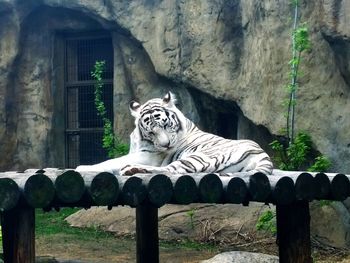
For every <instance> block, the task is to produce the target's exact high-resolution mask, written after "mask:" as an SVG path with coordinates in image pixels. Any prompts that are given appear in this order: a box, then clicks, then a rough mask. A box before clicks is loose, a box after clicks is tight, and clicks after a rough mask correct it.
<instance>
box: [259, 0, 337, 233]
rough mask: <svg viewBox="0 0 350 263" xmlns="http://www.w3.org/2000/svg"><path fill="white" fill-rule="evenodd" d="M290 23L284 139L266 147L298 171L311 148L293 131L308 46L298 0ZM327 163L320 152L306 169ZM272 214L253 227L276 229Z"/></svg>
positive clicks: (303, 134) (287, 167) (322, 168)
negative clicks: (288, 81) (300, 23)
mask: <svg viewBox="0 0 350 263" xmlns="http://www.w3.org/2000/svg"><path fill="white" fill-rule="evenodd" d="M292 4H293V5H294V22H293V32H292V59H291V60H290V62H289V65H290V70H291V71H290V83H289V84H288V85H287V91H288V100H287V114H286V129H285V132H286V137H287V142H286V143H284V144H283V143H282V142H280V141H278V140H274V141H273V142H271V143H270V146H271V148H272V150H273V152H274V162H275V165H277V167H278V168H279V169H281V170H292V171H296V170H300V169H302V168H304V167H306V166H307V161H308V160H309V159H311V156H310V153H311V150H312V139H311V136H310V135H309V134H308V133H306V132H298V133H297V134H295V133H296V132H295V107H296V92H297V88H298V77H299V75H300V71H299V68H300V62H301V55H302V53H303V52H304V51H308V50H310V48H311V42H310V39H309V32H308V28H307V26H306V25H305V24H302V25H299V23H298V22H299V21H298V20H299V1H298V0H293V1H292ZM330 166H331V162H330V161H329V159H328V158H327V157H325V156H323V155H321V156H318V157H316V159H315V160H314V163H313V164H312V165H311V167H310V168H308V171H312V172H316V171H317V172H324V171H326V170H327V169H328V168H329V167H330ZM274 218H275V214H274V213H272V212H271V211H266V212H265V213H263V214H262V215H261V216H260V218H259V219H258V223H257V225H256V228H257V229H258V230H269V231H271V232H274V231H276V225H275V222H274Z"/></svg>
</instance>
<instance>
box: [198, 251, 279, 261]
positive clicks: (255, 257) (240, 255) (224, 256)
mask: <svg viewBox="0 0 350 263" xmlns="http://www.w3.org/2000/svg"><path fill="white" fill-rule="evenodd" d="M247 262H249V263H278V262H279V260H278V257H276V256H270V255H265V254H261V253H250V252H243V251H232V252H225V253H221V254H219V255H216V256H215V257H213V258H210V259H208V260H203V261H201V263H247Z"/></svg>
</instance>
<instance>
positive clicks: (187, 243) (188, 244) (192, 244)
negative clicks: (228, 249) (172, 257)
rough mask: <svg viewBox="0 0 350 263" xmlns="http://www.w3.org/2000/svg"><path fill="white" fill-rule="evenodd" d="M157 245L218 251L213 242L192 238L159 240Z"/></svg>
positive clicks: (170, 247)
mask: <svg viewBox="0 0 350 263" xmlns="http://www.w3.org/2000/svg"><path fill="white" fill-rule="evenodd" d="M159 246H160V247H161V248H165V249H173V248H176V249H184V250H197V251H203V250H205V251H210V252H217V251H219V248H218V246H216V245H215V244H209V243H202V242H197V241H192V240H188V239H187V240H180V241H164V240H161V241H160V242H159Z"/></svg>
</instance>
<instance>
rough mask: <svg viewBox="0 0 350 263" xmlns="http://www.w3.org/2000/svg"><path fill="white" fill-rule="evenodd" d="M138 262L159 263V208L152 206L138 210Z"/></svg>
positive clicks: (138, 208)
mask: <svg viewBox="0 0 350 263" xmlns="http://www.w3.org/2000/svg"><path fill="white" fill-rule="evenodd" d="M136 262H137V263H150V262H152V263H159V237H158V208H157V207H155V206H152V205H151V204H144V205H140V206H138V207H137V208H136Z"/></svg>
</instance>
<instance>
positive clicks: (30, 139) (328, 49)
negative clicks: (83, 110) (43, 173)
mask: <svg viewBox="0 0 350 263" xmlns="http://www.w3.org/2000/svg"><path fill="white" fill-rule="evenodd" d="M289 2H290V1H288V0H284V1H277V0H272V1H268V0H263V1H262V0H252V1H243V0H229V1H227V0H216V1H214V0H203V1H195V0H186V1H181V0H163V1H161V0H134V1H111V0H103V1H102V0H101V1H93V0H70V1H65V0H40V1H34V0H32V1H15V0H0V141H1V144H2V147H1V149H2V151H1V153H0V166H1V167H2V169H9V168H16V167H17V168H20V167H26V168H28V167H29V166H36V167H38V166H51V165H53V166H60V165H63V159H62V158H63V157H61V156H62V154H61V153H62V151H63V150H62V149H61V148H62V146H61V144H59V143H57V141H59V140H60V139H62V137H61V136H62V135H60V134H61V133H62V132H63V130H62V129H63V127H64V121H63V120H62V114H63V104H62V100H61V99H60V98H61V97H62V91H61V90H60V89H61V84H62V80H60V77H59V76H60V74H62V68H61V67H60V66H59V65H60V64H59V60H60V58H59V56H57V53H56V49H57V46H59V36H58V34H57V32H61V31H74V32H76V31H91V30H107V31H109V32H110V33H111V35H112V37H113V46H114V58H115V59H114V84H115V87H116V88H115V91H114V97H115V102H114V108H115V116H116V118H115V126H116V128H117V129H118V130H119V133H120V134H122V136H123V137H126V136H127V134H128V133H129V132H130V130H131V127H132V120H131V118H129V117H127V116H128V113H127V106H126V103H125V101H129V100H130V99H131V98H134V97H136V98H139V99H140V100H145V99H147V98H149V97H154V96H159V95H160V94H163V93H164V91H165V90H168V89H171V90H173V91H174V92H175V93H177V94H178V96H179V100H180V103H181V104H182V105H183V106H184V111H185V112H186V113H187V115H189V116H190V117H191V118H192V119H194V121H197V122H199V123H202V124H203V126H208V120H206V118H205V116H201V114H202V112H203V111H200V112H198V111H199V109H203V108H205V106H206V104H205V103H204V101H205V98H207V97H208V96H209V98H211V100H212V102H213V105H220V104H221V101H225V103H226V102H227V103H228V104H227V105H231V106H232V108H231V109H229V110H227V111H228V113H229V111H230V110H232V111H235V112H238V113H237V114H238V115H239V116H238V118H237V119H241V118H242V117H244V116H245V117H244V118H246V119H249V120H251V121H252V122H253V123H254V124H255V125H262V126H264V127H266V128H267V129H268V130H269V132H270V133H271V134H278V133H279V131H280V129H281V128H283V127H284V116H283V113H284V107H283V106H282V105H281V104H282V102H283V100H284V98H285V96H286V94H285V91H284V90H283V86H284V85H285V84H286V83H287V82H288V64H287V62H288V61H289V60H290V31H291V19H290V17H291V14H292V8H291V6H290V5H289ZM301 2H302V3H301V9H302V17H301V20H302V21H305V22H307V24H308V26H309V28H310V32H311V40H312V43H313V44H312V50H311V51H310V52H309V53H307V54H306V56H305V57H304V58H303V62H302V65H303V66H302V71H303V76H302V78H301V80H300V89H299V90H298V104H297V129H299V130H305V131H308V132H309V133H310V134H311V135H312V137H313V140H314V143H315V148H316V149H317V150H319V151H320V152H322V153H323V154H325V155H327V156H329V157H330V158H331V159H332V161H333V163H334V167H333V169H334V170H337V171H343V172H347V173H350V159H349V155H350V134H349V131H350V129H349V128H350V101H349V95H350V70H349V63H350V40H349V39H350V27H349V20H350V3H349V1H341V0H340V1H339V0H323V1H316V0H308V1H301ZM193 94H196V96H195V97H196V98H194V96H193ZM198 94H199V95H198ZM202 98H203V99H202ZM230 103H231V104H230ZM231 106H230V107H231ZM213 109H216V107H215V106H214V107H213ZM208 112H212V110H211V109H209V110H208ZM226 113H227V112H226ZM243 115H244V116H243ZM214 117H215V116H214ZM129 119H130V120H129ZM210 122H212V123H213V124H211V126H212V127H214V126H217V125H219V123H220V121H219V120H218V119H216V120H211V121H210ZM237 123H238V124H237V125H238V126H239V123H240V122H239V121H238V122H237ZM209 126H210V125H209ZM246 126H247V125H245V124H244V127H246ZM235 129H236V130H238V131H240V130H241V129H240V127H235ZM251 133H252V132H251ZM244 135H245V134H243V135H242V136H244Z"/></svg>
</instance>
